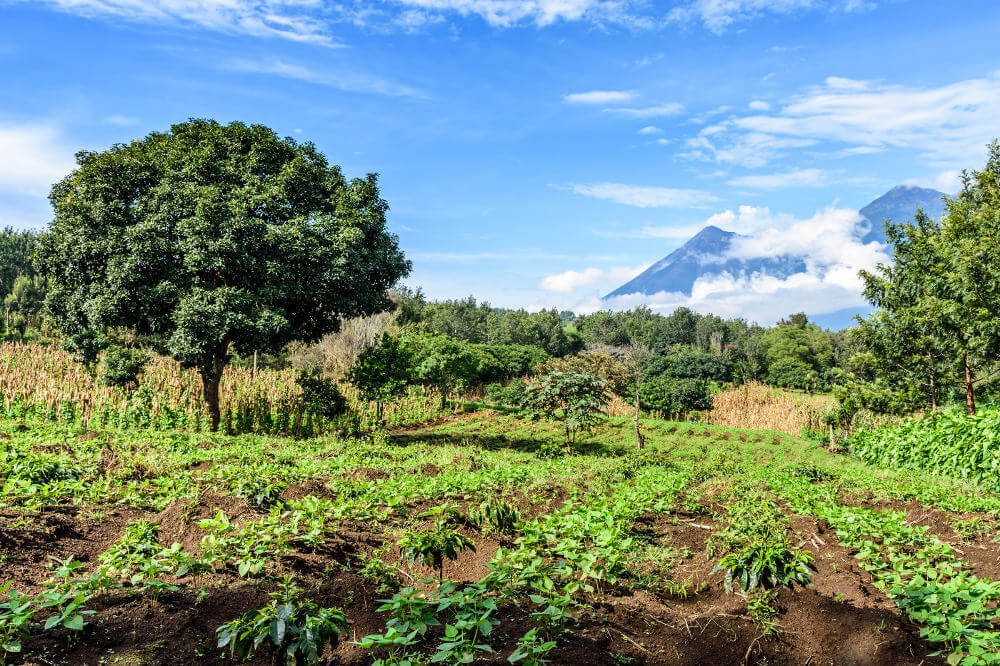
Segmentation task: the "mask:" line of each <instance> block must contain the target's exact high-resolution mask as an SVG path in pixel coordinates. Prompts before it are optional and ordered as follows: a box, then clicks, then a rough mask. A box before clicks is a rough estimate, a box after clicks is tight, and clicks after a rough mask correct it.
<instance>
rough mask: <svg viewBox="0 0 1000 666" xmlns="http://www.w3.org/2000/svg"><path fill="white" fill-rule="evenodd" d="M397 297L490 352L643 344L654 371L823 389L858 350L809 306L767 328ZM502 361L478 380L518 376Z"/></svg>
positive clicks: (639, 311) (558, 353) (422, 320)
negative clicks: (821, 323) (814, 319)
mask: <svg viewBox="0 0 1000 666" xmlns="http://www.w3.org/2000/svg"><path fill="white" fill-rule="evenodd" d="M394 300H395V302H396V304H397V307H398V310H399V318H398V322H399V323H400V324H402V325H403V326H407V327H410V328H412V329H414V330H417V331H421V332H424V333H426V334H435V335H440V336H445V337H447V338H450V339H453V340H456V341H459V342H464V343H470V344H473V345H479V346H480V347H479V348H478V351H479V352H481V353H482V352H485V351H486V350H487V349H490V348H493V349H495V350H496V353H497V354H499V355H501V356H505V355H509V354H505V353H504V352H503V349H504V347H507V346H512V345H513V346H518V347H522V348H524V347H533V348H535V349H538V350H541V351H542V352H544V353H545V354H546V355H547V357H555V358H560V357H564V356H567V355H571V354H575V353H579V352H582V351H585V350H590V351H593V350H595V349H601V348H623V347H630V346H632V347H642V348H645V349H648V350H650V352H651V358H650V361H649V364H648V371H649V372H650V374H651V375H655V376H671V377H678V378H687V379H699V380H705V381H715V382H720V383H721V382H729V381H735V382H745V381H761V382H766V383H769V384H772V385H774V386H779V387H784V388H796V389H802V390H807V391H824V390H829V389H830V387H831V386H832V385H834V384H836V383H837V382H838V381H840V378H841V377H843V375H844V368H845V367H846V366H847V364H848V362H849V359H850V358H851V356H852V355H854V354H855V353H856V352H857V351H858V350H857V346H856V341H855V340H854V339H853V338H852V336H851V334H850V333H849V332H848V331H842V332H830V331H825V330H823V329H821V328H820V327H818V326H816V325H815V324H812V323H810V322H809V320H808V318H807V317H806V315H804V314H801V313H799V314H795V315H791V316H790V317H788V318H787V319H783V320H781V321H780V322H779V323H778V324H777V325H776V326H773V327H763V326H758V325H756V324H751V323H748V322H747V321H746V320H745V319H740V318H734V319H723V318H722V317H718V316H715V315H711V314H709V315H702V314H698V313H696V312H693V311H692V310H690V309H688V308H678V309H677V310H675V311H674V312H673V313H672V314H669V315H662V314H659V313H657V312H653V311H652V310H650V309H649V308H646V307H640V308H636V309H633V310H628V311H623V312H610V311H600V312H596V313H594V314H589V315H574V314H573V313H572V312H568V311H557V310H555V309H552V310H542V311H539V312H533V313H529V312H527V311H525V310H509V309H503V308H494V307H491V306H490V305H489V304H488V303H484V302H483V303H481V302H478V301H477V300H476V299H475V298H473V297H471V296H470V297H469V298H466V299H460V300H445V301H433V302H430V301H427V300H426V298H425V297H424V295H423V293H422V292H421V291H420V290H415V291H414V290H408V289H401V290H398V291H397V292H396V293H395V295H394ZM543 360H544V359H543ZM483 367H484V368H485V367H487V366H486V365H484V366H483ZM493 368H494V369H493V370H492V371H491V374H489V376H487V375H486V374H484V375H482V376H480V377H477V379H480V380H490V379H497V378H502V377H511V376H517V375H518V372H517V369H516V368H515V367H513V366H511V367H509V368H508V369H507V370H505V371H498V370H496V369H495V368H496V366H493Z"/></svg>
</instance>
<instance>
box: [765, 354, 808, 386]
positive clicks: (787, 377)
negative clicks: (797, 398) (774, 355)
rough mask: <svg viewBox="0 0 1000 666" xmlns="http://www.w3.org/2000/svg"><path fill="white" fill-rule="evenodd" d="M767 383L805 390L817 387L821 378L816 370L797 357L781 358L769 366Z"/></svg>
mask: <svg viewBox="0 0 1000 666" xmlns="http://www.w3.org/2000/svg"><path fill="white" fill-rule="evenodd" d="M767 383H768V384H770V385H771V386H780V387H782V388H795V389H802V390H803V391H805V390H807V389H812V388H817V387H818V383H819V379H818V377H817V375H816V371H815V370H814V369H813V368H812V367H810V366H809V365H807V364H805V363H803V362H802V361H800V360H798V359H795V358H779V359H778V360H776V361H774V362H773V363H771V367H770V368H768V371H767Z"/></svg>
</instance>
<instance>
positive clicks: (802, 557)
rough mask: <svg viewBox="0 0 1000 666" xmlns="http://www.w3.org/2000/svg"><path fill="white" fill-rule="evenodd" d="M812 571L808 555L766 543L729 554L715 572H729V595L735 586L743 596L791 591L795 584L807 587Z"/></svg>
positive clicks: (810, 559)
mask: <svg viewBox="0 0 1000 666" xmlns="http://www.w3.org/2000/svg"><path fill="white" fill-rule="evenodd" d="M810 569H815V567H814V566H813V564H812V556H811V555H810V554H809V553H808V552H806V551H803V550H792V549H791V548H790V547H789V546H788V544H787V543H785V542H783V541H765V542H762V543H753V544H750V545H748V546H745V547H744V548H742V549H740V550H739V551H737V552H734V553H729V554H728V555H726V556H725V557H723V558H722V560H721V561H720V562H719V564H718V565H717V566H716V567H715V569H714V571H725V572H726V577H725V585H726V591H727V592H731V591H732V588H733V582H735V583H736V584H738V585H739V586H740V588H741V589H742V590H743V591H744V592H753V591H754V590H757V589H758V588H762V589H765V590H771V589H774V588H779V587H789V588H790V587H793V586H794V585H795V584H796V583H798V584H799V585H808V584H809V583H810V581H811V580H812V575H811V574H810V573H809V570H810Z"/></svg>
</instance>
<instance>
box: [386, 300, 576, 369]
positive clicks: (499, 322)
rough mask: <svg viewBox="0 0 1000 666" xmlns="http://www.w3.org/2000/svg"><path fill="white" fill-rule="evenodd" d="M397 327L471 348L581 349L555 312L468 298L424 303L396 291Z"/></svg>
mask: <svg viewBox="0 0 1000 666" xmlns="http://www.w3.org/2000/svg"><path fill="white" fill-rule="evenodd" d="M394 298H395V300H396V304H397V308H398V310H399V312H400V323H402V324H408V323H419V324H420V327H421V328H422V329H423V330H425V331H427V332H431V333H438V334H440V335H446V336H448V337H450V338H453V339H455V340H461V341H463V342H471V343H474V344H485V345H501V346H508V345H513V346H520V347H536V348H538V349H541V350H543V351H544V352H545V353H546V354H549V355H552V356H562V355H564V354H569V353H572V352H575V351H579V350H580V349H581V348H582V345H581V341H580V339H579V338H578V337H576V336H574V335H573V334H572V333H571V332H570V331H567V330H566V328H565V323H566V322H565V321H564V320H563V317H562V315H561V314H560V313H559V312H558V311H556V310H542V311H540V312H535V313H529V312H527V311H525V310H504V309H500V308H493V307H490V305H489V303H485V302H484V303H479V302H477V301H476V299H475V298H473V297H472V296H470V297H468V298H465V299H459V300H449V301H436V302H432V303H428V302H427V301H426V299H425V298H424V296H423V293H422V292H421V291H420V290H417V291H411V290H407V289H397V290H396V291H395V293H394Z"/></svg>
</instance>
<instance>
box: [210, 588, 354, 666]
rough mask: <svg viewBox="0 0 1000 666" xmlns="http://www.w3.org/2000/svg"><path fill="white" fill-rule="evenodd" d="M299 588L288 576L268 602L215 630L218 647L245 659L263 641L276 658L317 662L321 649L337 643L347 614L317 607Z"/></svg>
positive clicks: (296, 661)
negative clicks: (304, 596)
mask: <svg viewBox="0 0 1000 666" xmlns="http://www.w3.org/2000/svg"><path fill="white" fill-rule="evenodd" d="M301 593H302V589H301V588H298V587H296V586H295V585H294V584H293V583H292V581H291V578H290V577H287V578H285V580H284V582H283V583H282V586H281V589H280V590H279V591H278V592H274V593H272V594H271V597H272V600H271V603H270V604H268V605H267V606H265V607H264V608H260V609H258V610H252V611H249V612H247V613H246V614H244V615H243V616H242V617H239V618H237V619H235V620H233V621H231V622H227V623H226V624H223V625H222V626H220V627H219V628H218V629H216V633H217V634H218V636H219V643H218V647H219V648H226V647H228V648H229V654H230V656H232V657H239V658H240V659H247V658H248V657H250V655H252V654H253V653H254V652H256V651H257V650H258V649H259V648H260V647H261V645H263V644H264V643H265V642H269V643H270V646H269V647H270V649H271V652H272V654H273V655H274V658H275V661H276V662H277V661H279V660H281V661H284V662H285V663H286V664H289V665H292V664H294V665H295V666H298V665H300V664H317V663H319V662H320V660H321V656H320V655H321V654H322V652H323V648H324V647H326V645H327V644H328V643H329V644H330V645H331V646H334V647H335V646H336V645H337V641H338V640H339V637H340V634H341V633H345V632H346V631H347V617H346V616H345V615H344V612H343V611H342V610H340V609H338V608H319V607H318V606H317V605H316V604H314V603H313V602H312V601H309V600H308V599H302V598H301V597H300V595H301Z"/></svg>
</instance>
